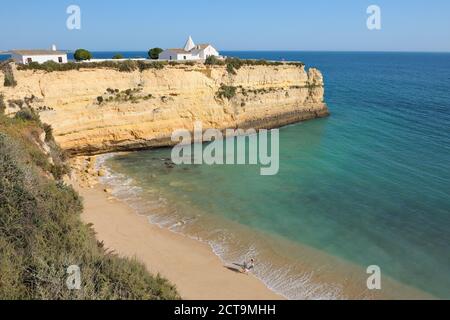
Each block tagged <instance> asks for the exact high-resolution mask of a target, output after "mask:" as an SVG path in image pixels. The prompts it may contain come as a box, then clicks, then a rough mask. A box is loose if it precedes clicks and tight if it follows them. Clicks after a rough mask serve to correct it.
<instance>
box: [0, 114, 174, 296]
mask: <svg viewBox="0 0 450 320" xmlns="http://www.w3.org/2000/svg"><path fill="white" fill-rule="evenodd" d="M64 159H65V156H64V153H63V152H61V150H60V149H59V148H58V146H57V145H56V143H55V142H54V139H53V135H52V129H51V127H50V126H48V125H45V124H42V123H41V121H40V120H39V117H38V115H37V114H35V113H34V111H32V110H30V109H23V110H22V111H21V112H19V113H18V114H17V115H16V116H15V117H14V118H9V117H6V116H4V115H0V230H1V232H0V257H1V259H0V299H45V300H47V299H50V300H51V299H157V300H160V299H178V298H179V295H178V294H177V292H176V289H175V288H174V286H172V285H171V284H170V283H168V282H167V280H165V279H163V278H161V277H160V276H153V275H150V274H149V273H148V272H147V271H146V269H145V267H144V266H143V265H142V264H141V263H139V262H138V261H136V260H129V259H124V258H120V257H118V256H117V255H115V254H114V253H113V252H111V251H110V250H108V249H107V248H105V247H104V244H103V243H99V242H97V241H96V239H95V234H94V231H93V229H92V227H91V226H90V225H85V224H83V223H82V222H81V220H80V212H81V211H82V209H83V205H82V199H81V198H80V196H79V195H78V194H77V193H76V192H75V191H74V189H72V187H70V186H68V185H66V184H65V183H64V182H62V180H61V178H62V176H63V175H64V174H66V173H67V167H65V168H60V169H57V170H56V169H52V167H56V166H65V162H64ZM73 265H76V266H79V268H80V271H81V287H80V289H79V290H69V288H68V287H67V285H66V281H67V277H68V274H67V270H68V267H69V266H73Z"/></svg>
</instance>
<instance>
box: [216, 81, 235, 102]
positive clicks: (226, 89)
mask: <svg viewBox="0 0 450 320" xmlns="http://www.w3.org/2000/svg"><path fill="white" fill-rule="evenodd" d="M236 90H237V89H236V87H233V86H226V85H224V84H222V85H221V86H220V88H219V91H218V92H217V97H219V98H220V99H223V98H226V99H228V100H230V99H232V98H234V97H235V96H236Z"/></svg>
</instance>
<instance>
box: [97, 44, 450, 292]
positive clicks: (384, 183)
mask: <svg viewBox="0 0 450 320" xmlns="http://www.w3.org/2000/svg"><path fill="white" fill-rule="evenodd" d="M224 54H225V55H228V56H238V57H241V58H264V59H271V60H282V59H285V60H296V61H303V62H305V63H306V65H307V66H308V67H317V68H319V69H320V70H321V71H322V72H323V74H324V78H325V84H326V102H327V104H328V106H329V108H330V111H331V116H330V117H329V118H326V119H319V120H313V121H308V122H304V123H299V124H296V125H291V126H288V127H285V128H282V129H281V131H280V171H279V174H278V175H276V176H272V177H270V176H269V177H267V176H260V175H259V167H258V166H206V165H199V166H179V167H172V166H170V165H168V164H167V162H168V159H169V158H170V149H159V150H151V151H143V152H136V153H131V154H127V155H116V156H114V157H110V156H109V157H105V164H106V165H107V166H108V167H109V169H110V175H109V177H108V178H106V180H105V181H106V182H107V183H110V184H111V185H113V186H115V193H116V195H117V196H118V197H121V198H123V199H125V200H128V201H129V203H130V204H132V205H133V206H134V207H135V208H136V209H137V210H138V211H139V212H140V213H141V214H145V215H148V216H149V218H150V220H151V221H152V222H154V223H158V224H160V225H162V226H164V227H167V228H171V229H172V230H174V231H176V232H181V233H184V234H187V235H189V236H191V237H194V238H198V239H200V240H202V241H206V242H208V243H209V244H210V245H211V247H212V249H213V250H214V251H215V253H216V254H218V255H219V256H220V257H221V258H222V259H223V260H224V261H225V262H235V261H242V260H243V259H245V258H248V257H256V259H257V268H256V271H255V273H256V275H257V276H258V277H259V278H261V279H262V280H263V281H264V282H265V283H266V284H267V285H268V286H269V287H270V288H272V289H274V290H276V291H277V292H280V293H282V294H284V295H285V296H286V297H288V298H292V299H302V298H306V299H328V298H331V299H340V298H354V297H357V298H373V297H389V298H405V297H406V298H408V297H413V298H415V297H437V298H444V299H450V276H449V275H450V170H449V169H450V54H444V53H442V54H440V53H433V54H432V53H347V52H226V53H224ZM370 265H378V266H379V267H380V268H381V271H382V276H383V277H382V279H383V281H384V282H383V284H385V286H384V288H383V289H382V290H381V291H380V292H372V291H369V290H367V289H366V283H365V280H366V279H367V277H368V276H369V275H367V274H366V268H367V267H368V266H370Z"/></svg>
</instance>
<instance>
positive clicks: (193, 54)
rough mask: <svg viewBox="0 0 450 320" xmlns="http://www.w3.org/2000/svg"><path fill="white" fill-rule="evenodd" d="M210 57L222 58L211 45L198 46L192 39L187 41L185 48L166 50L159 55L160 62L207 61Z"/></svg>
mask: <svg viewBox="0 0 450 320" xmlns="http://www.w3.org/2000/svg"><path fill="white" fill-rule="evenodd" d="M210 56H215V57H218V58H220V54H219V52H218V51H217V50H216V49H215V48H214V47H213V46H212V45H210V44H208V43H206V44H199V45H196V44H195V43H194V41H193V40H192V38H191V37H189V39H188V40H187V41H186V44H185V46H184V48H176V49H166V50H164V51H163V52H161V53H160V55H159V60H169V61H180V60H205V59H206V58H208V57H210Z"/></svg>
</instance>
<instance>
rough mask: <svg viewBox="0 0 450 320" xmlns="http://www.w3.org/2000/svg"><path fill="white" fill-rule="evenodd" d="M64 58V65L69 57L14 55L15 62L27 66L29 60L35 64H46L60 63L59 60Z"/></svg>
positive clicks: (64, 55)
mask: <svg viewBox="0 0 450 320" xmlns="http://www.w3.org/2000/svg"><path fill="white" fill-rule="evenodd" d="M60 57H61V58H62V63H67V55H66V54H63V55H59V56H58V55H47V56H32V55H29V56H21V55H17V54H13V55H12V58H13V59H14V61H16V62H18V63H23V64H27V63H28V58H31V59H32V61H33V62H38V63H44V62H47V61H54V62H56V63H59V59H58V58H60Z"/></svg>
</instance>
